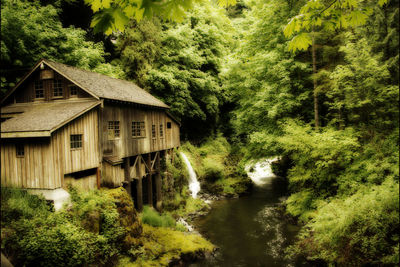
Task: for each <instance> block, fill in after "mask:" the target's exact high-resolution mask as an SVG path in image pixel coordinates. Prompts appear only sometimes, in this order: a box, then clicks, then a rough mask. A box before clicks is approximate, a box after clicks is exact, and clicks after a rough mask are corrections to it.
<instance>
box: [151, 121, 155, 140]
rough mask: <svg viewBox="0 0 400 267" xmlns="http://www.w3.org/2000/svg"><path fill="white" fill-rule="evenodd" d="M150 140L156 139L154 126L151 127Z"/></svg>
mask: <svg viewBox="0 0 400 267" xmlns="http://www.w3.org/2000/svg"><path fill="white" fill-rule="evenodd" d="M151 138H153V139H155V138H156V126H155V125H154V124H153V125H151Z"/></svg>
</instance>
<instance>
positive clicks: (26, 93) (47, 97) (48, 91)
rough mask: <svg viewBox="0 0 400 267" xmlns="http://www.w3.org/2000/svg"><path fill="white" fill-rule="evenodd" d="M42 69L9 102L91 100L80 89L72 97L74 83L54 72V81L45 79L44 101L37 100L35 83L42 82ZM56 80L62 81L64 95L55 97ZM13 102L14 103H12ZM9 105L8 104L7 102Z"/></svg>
mask: <svg viewBox="0 0 400 267" xmlns="http://www.w3.org/2000/svg"><path fill="white" fill-rule="evenodd" d="M40 71H41V70H40V69H37V70H35V71H34V72H33V73H32V75H31V76H29V77H28V78H27V79H26V80H25V81H24V83H23V84H21V86H20V87H19V88H18V89H17V90H16V91H15V92H14V93H13V95H14V96H11V97H10V98H9V100H10V101H11V100H13V99H14V98H15V102H16V103H26V102H32V101H57V100H60V99H64V100H65V99H76V98H91V97H92V96H91V95H89V94H88V93H86V92H85V91H84V90H82V89H80V88H79V89H78V94H77V96H71V94H70V85H72V83H71V82H70V81H69V80H68V79H66V78H64V76H62V75H60V74H58V73H57V72H55V71H54V78H53V79H44V80H42V82H43V89H44V98H43V99H35V86H34V84H35V81H39V80H40ZM54 79H57V80H61V81H62V88H63V95H62V96H61V97H60V96H57V97H55V96H54V95H53V92H54V90H53V89H54V87H53V86H54ZM11 102H12V101H11ZM7 103H8V102H7Z"/></svg>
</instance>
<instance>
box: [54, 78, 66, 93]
mask: <svg viewBox="0 0 400 267" xmlns="http://www.w3.org/2000/svg"><path fill="white" fill-rule="evenodd" d="M56 85H57V87H56ZM59 86H61V87H59ZM60 89H61V91H60ZM56 90H57V91H56ZM56 92H57V95H56ZM60 92H61V95H58V93H60ZM63 97H64V87H63V80H62V79H53V98H63Z"/></svg>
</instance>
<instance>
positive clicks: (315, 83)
mask: <svg viewBox="0 0 400 267" xmlns="http://www.w3.org/2000/svg"><path fill="white" fill-rule="evenodd" d="M311 50H312V64H313V74H314V77H313V84H314V120H315V129H317V130H318V127H319V114H318V93H317V79H316V78H315V75H316V74H317V63H316V56H315V33H314V26H313V29H312V46H311Z"/></svg>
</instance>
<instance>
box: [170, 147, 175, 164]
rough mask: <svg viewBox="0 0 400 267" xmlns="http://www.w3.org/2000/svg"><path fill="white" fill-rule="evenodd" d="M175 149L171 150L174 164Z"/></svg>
mask: <svg viewBox="0 0 400 267" xmlns="http://www.w3.org/2000/svg"><path fill="white" fill-rule="evenodd" d="M174 152H175V149H174V148H172V149H171V163H174V155H175V153H174Z"/></svg>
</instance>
